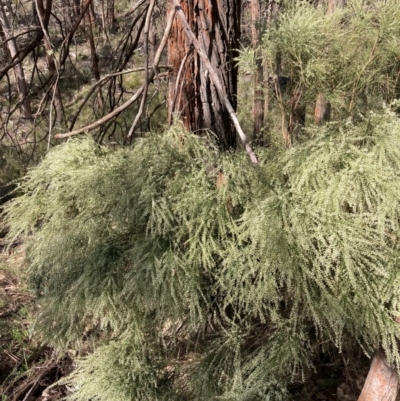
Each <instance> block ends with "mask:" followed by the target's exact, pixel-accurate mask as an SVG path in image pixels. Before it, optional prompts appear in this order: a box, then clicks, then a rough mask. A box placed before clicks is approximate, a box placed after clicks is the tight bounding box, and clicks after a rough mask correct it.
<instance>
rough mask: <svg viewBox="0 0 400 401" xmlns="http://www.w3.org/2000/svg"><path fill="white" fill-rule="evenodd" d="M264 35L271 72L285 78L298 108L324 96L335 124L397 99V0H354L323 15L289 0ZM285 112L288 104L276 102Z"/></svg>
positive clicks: (399, 36)
mask: <svg viewBox="0 0 400 401" xmlns="http://www.w3.org/2000/svg"><path fill="white" fill-rule="evenodd" d="M284 4H285V5H284V8H285V9H284V12H281V13H280V14H279V16H278V18H277V19H276V20H275V21H274V24H273V26H272V28H271V29H270V30H268V31H266V33H265V34H264V37H263V40H262V44H261V49H262V51H263V62H265V63H267V65H268V68H269V71H273V72H274V73H276V74H277V75H279V76H286V77H288V78H289V89H288V92H289V93H297V96H299V95H300V100H299V102H300V104H301V105H306V104H314V103H315V99H316V96H317V95H318V94H321V93H322V94H324V95H325V97H326V98H327V100H328V101H329V103H330V104H331V106H332V108H333V111H334V113H335V119H339V118H343V117H344V118H346V117H347V116H348V115H356V114H357V112H359V111H360V110H361V111H362V112H364V111H365V110H368V109H381V105H382V102H383V101H385V102H387V103H390V102H391V101H393V100H394V99H395V98H397V97H398V96H399V90H400V86H399V76H398V71H399V60H400V59H399V56H400V46H399V44H400V23H399V20H400V8H399V6H398V2H397V1H396V0H388V1H374V2H367V1H362V0H352V1H349V2H347V4H346V7H343V8H341V9H340V8H339V9H337V10H336V11H335V12H334V13H327V12H326V9H324V8H323V7H315V6H313V5H311V4H309V3H308V2H303V1H302V2H298V1H288V2H285V3H284ZM278 100H279V101H280V102H281V104H282V106H283V107H285V108H289V107H290V106H289V102H288V99H286V97H285V96H283V99H278Z"/></svg>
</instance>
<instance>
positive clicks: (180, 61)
mask: <svg viewBox="0 0 400 401" xmlns="http://www.w3.org/2000/svg"><path fill="white" fill-rule="evenodd" d="M170 6H171V7H174V4H173V2H171V4H170ZM180 6H181V8H182V10H183V12H184V14H185V16H186V19H187V21H188V22H189V25H190V28H191V30H192V32H194V33H195V35H196V38H197V39H198V41H199V42H200V46H201V47H202V50H203V51H204V52H205V53H206V54H207V56H208V58H209V60H210V62H211V65H212V67H213V69H214V70H215V71H216V72H217V74H218V77H219V80H220V81H221V82H222V83H223V85H224V89H225V91H226V94H227V97H228V99H229V101H230V102H231V104H232V105H233V107H234V108H236V103H237V102H236V94H237V72H238V71H237V67H236V66H235V62H234V58H235V57H236V55H237V48H238V39H239V35H240V8H241V7H240V1H237V0H188V1H180ZM168 64H169V65H171V66H172V73H171V76H170V82H169V96H168V106H169V121H171V120H172V118H174V117H178V118H180V119H181V120H182V121H183V123H184V124H185V126H186V128H187V129H189V130H191V131H194V132H195V131H198V130H201V129H209V130H211V131H213V132H214V133H215V134H216V135H217V137H218V139H219V142H220V145H221V147H223V148H225V149H229V148H233V147H235V146H236V132H235V128H234V126H233V124H232V122H231V119H230V115H229V113H228V111H227V109H226V108H225V106H224V103H223V102H222V101H221V99H220V98H219V96H218V91H217V89H216V88H215V86H214V85H213V84H212V82H211V79H210V76H209V72H208V70H207V69H206V67H205V66H204V63H202V62H201V60H200V58H199V55H198V53H197V51H196V50H195V49H194V47H193V46H192V43H191V42H190V41H189V39H188V38H187V36H186V34H185V32H184V28H183V25H182V22H181V21H180V20H179V19H178V18H176V19H175V22H174V25H173V28H172V32H171V35H170V37H169V42H168Z"/></svg>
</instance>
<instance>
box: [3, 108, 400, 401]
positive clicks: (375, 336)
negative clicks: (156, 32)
mask: <svg viewBox="0 0 400 401" xmlns="http://www.w3.org/2000/svg"><path fill="white" fill-rule="evenodd" d="M309 136H310V138H311V139H310V140H309V141H307V142H306V143H304V144H303V145H301V146H298V147H296V148H294V149H293V150H292V151H291V152H289V153H288V154H287V155H286V156H285V157H283V158H282V157H280V158H278V157H275V158H274V157H273V152H272V151H271V152H270V153H268V158H267V157H266V156H267V155H265V157H264V160H267V161H265V162H264V163H262V164H261V165H260V166H259V167H257V168H254V167H252V166H250V165H249V163H248V161H247V160H246V158H245V157H244V156H243V155H242V154H235V153H232V154H219V152H218V150H217V147H216V146H215V144H214V142H213V140H212V137H210V136H208V135H204V136H203V137H196V136H194V135H192V134H189V133H187V132H185V131H184V130H183V129H182V128H181V127H180V126H174V127H172V128H171V129H170V130H169V131H168V132H167V133H165V134H163V135H151V136H148V137H146V138H144V139H141V140H140V141H138V142H137V144H135V146H134V147H133V149H131V150H119V151H115V152H112V151H109V150H107V149H105V148H103V147H100V146H98V145H96V144H95V143H94V142H93V141H92V140H90V139H87V138H85V139H81V140H73V141H69V142H67V143H66V144H64V145H62V146H60V147H58V148H56V149H54V150H53V151H51V152H50V153H49V154H48V156H47V157H46V158H45V160H44V161H43V163H42V164H41V165H40V166H39V167H38V168H36V169H33V170H31V171H30V172H29V173H28V175H27V176H26V178H25V179H24V180H23V181H22V182H21V183H20V188H19V189H20V191H21V192H22V193H23V195H22V196H20V197H19V198H17V199H16V200H14V201H13V202H11V203H10V204H9V205H8V206H7V207H6V216H7V219H8V222H9V224H10V226H11V235H13V236H16V235H21V234H25V235H26V236H27V237H29V238H30V241H29V242H30V245H29V249H28V261H29V269H30V276H31V281H32V285H33V287H34V288H35V290H36V293H37V295H38V298H39V302H40V303H41V306H42V307H41V312H40V314H39V315H38V323H37V327H38V329H39V330H41V332H42V333H43V334H44V335H45V336H46V339H47V340H48V341H50V342H52V343H53V344H55V345H58V346H59V347H63V346H66V345H67V344H68V343H71V342H74V341H80V340H81V339H82V338H88V337H91V338H93V339H94V340H96V341H97V343H98V344H99V345H98V348H97V349H96V350H95V351H94V353H93V355H89V356H88V357H87V358H86V359H83V360H82V361H81V362H80V363H79V364H78V368H77V370H76V371H75V373H74V374H73V375H72V377H71V378H70V380H71V382H72V383H74V386H75V388H76V392H75V393H74V395H73V396H71V400H74V401H84V400H88V399H95V400H99V401H100V400H122V401H124V400H135V399H139V398H140V399H143V400H146V399H148V400H158V399H160V400H161V399H166V398H168V399H177V400H179V399H182V400H183V399H198V400H203V399H204V400H206V399H207V400H210V399H217V398H218V399H230V400H232V399H233V400H241V401H244V400H245V401H250V400H251V401H253V400H283V399H287V398H288V392H287V390H286V387H285V383H290V382H291V381H301V380H303V379H304V378H305V377H306V376H307V374H308V372H310V370H312V369H313V356H314V355H315V353H316V352H318V350H319V347H320V345H318V344H322V343H325V342H326V341H330V342H331V344H334V345H336V347H337V348H338V349H339V350H344V352H345V350H346V347H347V346H348V344H354V342H358V343H359V344H360V346H361V347H363V349H365V350H366V351H367V352H370V351H371V350H373V349H375V348H376V347H382V348H383V349H384V350H385V352H386V354H387V355H388V358H389V360H390V361H391V362H392V363H394V364H395V365H397V366H399V365H400V355H399V350H398V345H397V341H398V339H399V334H400V333H399V327H398V325H397V324H396V323H395V321H394V318H395V317H397V316H399V315H400V310H399V308H400V305H399V295H400V294H399V288H400V286H399V281H400V276H399V271H400V269H399V262H398V260H399V256H400V253H399V235H400V232H399V214H400V203H399V199H398V194H399V193H400V184H399V183H400V179H399V178H400V165H399V164H400V121H399V119H398V117H397V116H396V115H395V114H394V113H393V112H391V111H390V110H385V112H384V113H379V114H373V113H371V114H370V115H369V116H368V117H365V118H364V119H362V120H361V121H359V122H357V123H352V122H347V123H346V124H339V123H330V124H327V125H326V126H324V127H320V128H318V129H317V128H315V129H310V130H309ZM221 171H223V174H224V179H225V182H223V181H221V182H222V185H216V180H217V178H218V176H219V174H220V172H221ZM60 305H62V308H60Z"/></svg>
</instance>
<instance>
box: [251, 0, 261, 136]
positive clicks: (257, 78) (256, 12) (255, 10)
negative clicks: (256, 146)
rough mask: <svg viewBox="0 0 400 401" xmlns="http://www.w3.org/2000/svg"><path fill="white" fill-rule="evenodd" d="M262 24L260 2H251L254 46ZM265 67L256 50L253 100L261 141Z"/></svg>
mask: <svg viewBox="0 0 400 401" xmlns="http://www.w3.org/2000/svg"><path fill="white" fill-rule="evenodd" d="M259 25H260V2H259V0H252V2H251V37H252V38H251V39H252V45H253V47H254V48H256V47H257V44H258V34H259V33H258V29H257V28H258V27H259ZM263 83H264V67H263V65H262V60H261V54H260V51H259V50H257V51H256V71H255V74H254V102H253V120H254V124H253V137H254V139H256V140H257V139H258V141H260V132H261V129H262V127H263V125H264V88H263Z"/></svg>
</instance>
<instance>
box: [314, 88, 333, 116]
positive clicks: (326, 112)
mask: <svg viewBox="0 0 400 401" xmlns="http://www.w3.org/2000/svg"><path fill="white" fill-rule="evenodd" d="M330 118H331V104H330V103H329V102H328V101H327V100H326V98H325V96H324V95H323V94H322V93H320V94H319V95H318V96H317V100H316V102H315V109H314V121H315V123H316V124H322V123H323V122H325V121H329V120H330Z"/></svg>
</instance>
